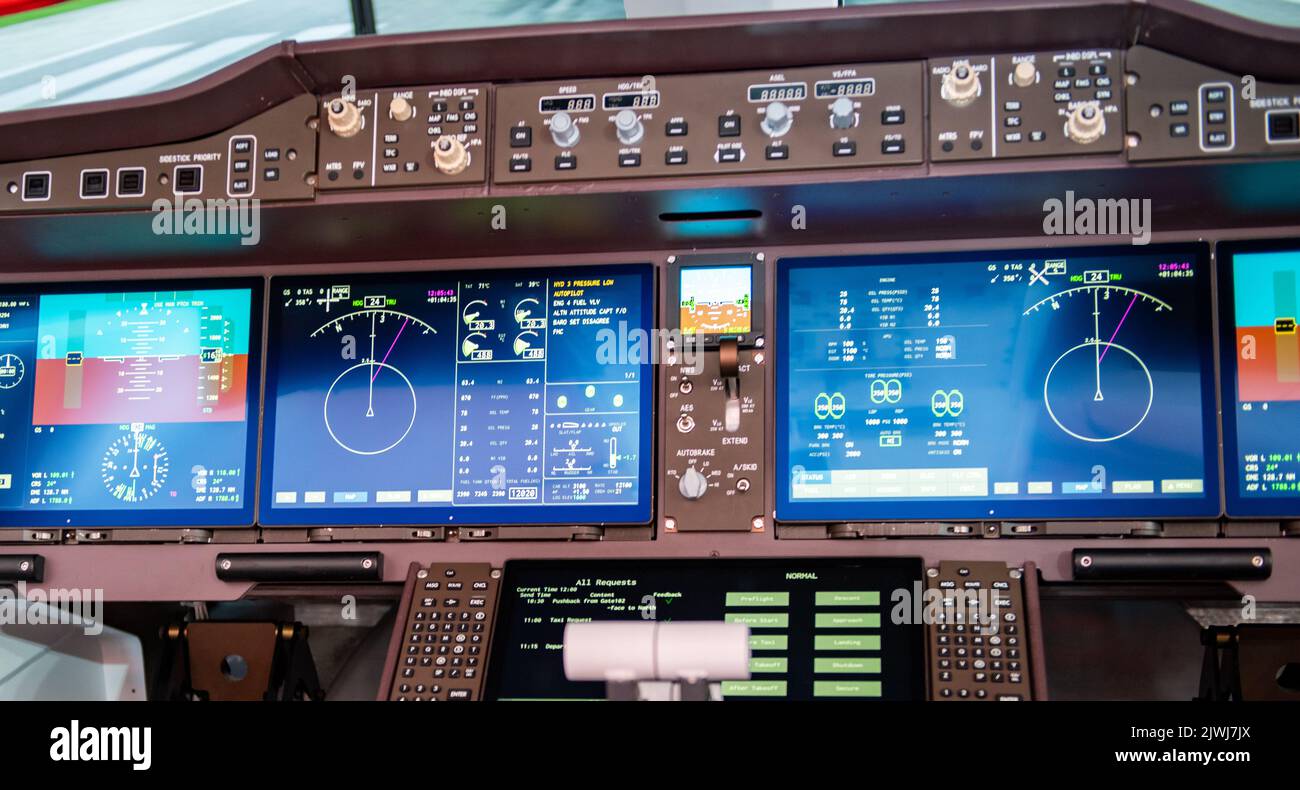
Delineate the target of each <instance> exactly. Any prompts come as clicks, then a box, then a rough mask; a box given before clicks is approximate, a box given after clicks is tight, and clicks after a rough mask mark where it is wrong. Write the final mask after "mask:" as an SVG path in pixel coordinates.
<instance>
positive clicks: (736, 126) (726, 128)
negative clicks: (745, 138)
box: [718, 115, 740, 137]
mask: <svg viewBox="0 0 1300 790" xmlns="http://www.w3.org/2000/svg"><path fill="white" fill-rule="evenodd" d="M718 136H719V137H739V136H740V116H739V115H719V116H718Z"/></svg>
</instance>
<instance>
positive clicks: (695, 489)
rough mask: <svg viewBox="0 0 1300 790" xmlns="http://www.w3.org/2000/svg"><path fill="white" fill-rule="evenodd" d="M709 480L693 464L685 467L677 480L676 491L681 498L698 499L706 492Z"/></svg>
mask: <svg viewBox="0 0 1300 790" xmlns="http://www.w3.org/2000/svg"><path fill="white" fill-rule="evenodd" d="M708 490H709V480H708V478H707V477H705V476H704V475H702V474H700V472H699V470H698V469H696V468H695V467H693V466H688V467H686V471H685V472H683V473H682V477H681V479H680V480H678V481H677V491H678V492H679V493H681V495H682V498H683V499H699V498H700V497H702V496H704V495H705V494H706V493H708Z"/></svg>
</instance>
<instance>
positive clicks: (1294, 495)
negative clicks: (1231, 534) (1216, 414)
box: [1219, 242, 1300, 517]
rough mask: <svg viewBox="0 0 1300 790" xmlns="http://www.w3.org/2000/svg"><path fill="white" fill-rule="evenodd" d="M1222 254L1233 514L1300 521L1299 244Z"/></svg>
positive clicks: (1249, 246)
mask: <svg viewBox="0 0 1300 790" xmlns="http://www.w3.org/2000/svg"><path fill="white" fill-rule="evenodd" d="M1219 250H1220V254H1219V261H1220V267H1221V268H1220V275H1219V295H1220V304H1221V309H1220V316H1221V319H1220V320H1221V321H1222V328H1223V333H1224V337H1223V345H1222V348H1223V351H1224V354H1223V388H1224V392H1223V410H1224V426H1223V429H1224V430H1223V434H1224V436H1223V446H1224V466H1225V470H1226V477H1227V503H1228V507H1227V509H1228V514H1229V515H1233V516H1250V515H1253V516H1282V517H1300V333H1297V330H1296V320H1297V317H1300V243H1298V242H1290V243H1289V244H1288V243H1278V242H1265V243H1242V244H1240V245H1220V247H1219ZM1229 409H1231V414H1229Z"/></svg>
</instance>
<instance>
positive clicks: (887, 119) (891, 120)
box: [880, 109, 907, 126]
mask: <svg viewBox="0 0 1300 790" xmlns="http://www.w3.org/2000/svg"><path fill="white" fill-rule="evenodd" d="M905 120H907V113H906V112H904V111H903V110H901V109H900V110H882V111H881V112H880V122H881V123H882V124H884V125H885V126H897V125H898V124H900V123H903V122H904V121H905Z"/></svg>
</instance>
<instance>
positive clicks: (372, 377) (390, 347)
mask: <svg viewBox="0 0 1300 790" xmlns="http://www.w3.org/2000/svg"><path fill="white" fill-rule="evenodd" d="M1132 306H1133V305H1129V307H1132ZM1125 315H1128V313H1125ZM409 323H411V319H409V318H408V319H406V320H405V321H403V322H402V325H401V326H400V327H398V328H397V334H395V335H393V342H392V343H389V344H388V350H387V351H385V352H384V358H383V359H381V360H380V361H379V364H378V365H376V366H375V372H374V373H371V374H370V381H371V382H374V380H375V376H378V375H379V371H381V370H383V369H384V363H385V362H387V361H388V355H389V354H391V353H393V346H395V345H397V339H398V338H400V337H401V336H402V330H403V329H406V325H407V324H409ZM1120 323H1121V324H1122V323H1124V322H1123V320H1121V321H1120ZM1115 331H1116V332H1118V331H1119V330H1118V329H1116V330H1115Z"/></svg>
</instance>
